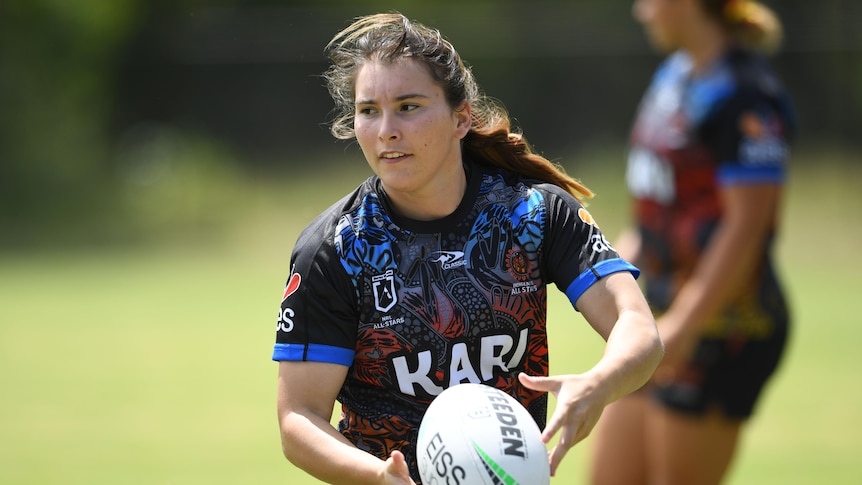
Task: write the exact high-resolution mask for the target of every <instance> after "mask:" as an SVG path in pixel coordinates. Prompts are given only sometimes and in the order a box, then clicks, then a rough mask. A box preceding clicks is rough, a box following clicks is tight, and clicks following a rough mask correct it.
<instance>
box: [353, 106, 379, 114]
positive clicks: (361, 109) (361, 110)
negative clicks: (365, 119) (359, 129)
mask: <svg viewBox="0 0 862 485" xmlns="http://www.w3.org/2000/svg"><path fill="white" fill-rule="evenodd" d="M356 113H357V114H361V115H365V116H371V115H373V114H375V113H377V110H376V109H374V108H372V107H371V106H357V107H356Z"/></svg>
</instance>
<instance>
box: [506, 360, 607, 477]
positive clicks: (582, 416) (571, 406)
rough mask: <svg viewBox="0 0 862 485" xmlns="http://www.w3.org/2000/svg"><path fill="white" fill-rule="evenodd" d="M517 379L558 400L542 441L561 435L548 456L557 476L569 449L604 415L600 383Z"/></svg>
mask: <svg viewBox="0 0 862 485" xmlns="http://www.w3.org/2000/svg"><path fill="white" fill-rule="evenodd" d="M518 379H519V380H520V381H521V384H523V385H524V386H525V387H527V388H529V389H533V390H536V391H544V392H550V393H553V395H554V396H555V397H556V398H557V407H556V409H554V414H553V415H552V416H551V419H550V420H549V421H548V423H547V425H546V426H545V430H544V431H543V432H542V442H544V443H546V444H547V443H548V442H550V440H551V438H552V437H553V436H554V435H555V434H556V433H557V431H559V432H560V439H559V440H558V441H557V444H556V445H555V446H554V447H553V448H552V449H551V451H550V453H548V459H549V461H550V464H551V476H554V474H555V473H556V472H557V467H558V466H559V465H560V462H561V461H562V460H563V457H564V456H566V453H568V451H569V449H570V448H571V447H572V446H574V445H575V444H576V443H578V442H579V441H581V440H582V439H584V438H586V437H587V436H588V435H589V434H590V431H592V429H593V427H594V426H595V425H596V423H597V422H598V420H599V417H600V416H601V415H602V411H603V410H604V406H605V401H604V399H602V398H601V396H599V395H598V393H597V392H596V389H597V383H596V382H595V381H594V380H593V379H590V378H587V377H584V376H583V375H567V376H554V377H538V376H528V375H527V374H524V373H521V374H519V375H518Z"/></svg>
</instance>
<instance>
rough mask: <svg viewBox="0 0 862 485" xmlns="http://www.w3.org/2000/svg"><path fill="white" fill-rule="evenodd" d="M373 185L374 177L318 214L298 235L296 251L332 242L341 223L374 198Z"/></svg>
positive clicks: (374, 182)
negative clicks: (370, 198)
mask: <svg viewBox="0 0 862 485" xmlns="http://www.w3.org/2000/svg"><path fill="white" fill-rule="evenodd" d="M375 184H376V177H374V176H372V177H369V178H368V179H366V180H365V181H364V182H362V184H360V185H359V186H358V187H356V189H354V190H353V191H352V192H350V193H349V194H347V195H345V196H344V197H342V198H341V199H339V200H338V201H336V202H335V203H333V204H332V205H330V206H329V207H328V208H326V209H325V210H324V211H323V212H321V213H320V214H318V215H317V217H315V218H314V219H313V220H312V221H311V222H310V223H309V224H308V225H307V226H306V227H305V229H303V230H302V232H301V233H300V235H299V238H298V239H297V244H296V246H297V249H300V248H304V247H308V246H312V247H319V246H320V245H321V243H324V242H326V241H332V240H333V239H334V236H335V234H336V232H338V229H339V226H340V225H343V222H342V221H344V220H351V219H353V217H350V216H352V215H353V214H355V213H356V212H357V211H358V210H359V209H360V207H362V206H363V204H366V203H367V201H368V199H369V197H370V196H371V197H374V198H376V195H375V194H376V193H375V189H374V187H375ZM346 216H347V218H346Z"/></svg>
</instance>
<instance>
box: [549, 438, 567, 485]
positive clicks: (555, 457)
mask: <svg viewBox="0 0 862 485" xmlns="http://www.w3.org/2000/svg"><path fill="white" fill-rule="evenodd" d="M570 448H571V447H566V446H560V444H557V446H554V447H553V448H552V449H551V452H550V454H549V455H548V459H549V461H550V464H551V476H552V477H553V476H554V475H556V474H557V468H558V467H559V466H560V462H562V461H563V458H564V457H565V456H566V453H568V452H569V449H570Z"/></svg>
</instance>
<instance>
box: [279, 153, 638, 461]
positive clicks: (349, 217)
mask: <svg viewBox="0 0 862 485" xmlns="http://www.w3.org/2000/svg"><path fill="white" fill-rule="evenodd" d="M466 168H467V170H468V172H469V174H470V182H469V185H468V189H467V193H466V194H465V197H464V200H463V201H462V203H461V206H460V207H459V208H458V209H457V210H456V211H455V212H454V213H453V214H452V215H451V216H449V217H447V218H444V219H440V220H435V221H415V220H410V219H407V218H404V217H399V216H398V215H397V214H396V213H394V212H393V211H392V210H391V208H389V205H388V204H387V200H386V196H385V194H384V193H383V192H382V191H381V190H380V186H379V184H380V181H379V179H378V178H377V177H371V178H369V179H368V180H367V181H366V182H365V183H363V184H362V185H361V186H360V187H359V188H358V189H357V190H356V191H354V192H353V193H351V194H350V195H349V196H348V197H347V198H345V199H343V200H342V201H340V202H339V203H338V204H336V205H334V206H332V207H331V208H329V209H328V210H327V211H326V212H324V213H323V214H322V215H321V216H320V217H319V218H317V219H316V220H315V221H314V222H313V223H312V224H311V225H310V226H309V228H308V229H307V230H306V231H305V232H304V233H303V234H302V236H301V237H300V239H299V241H298V243H297V245H296V248H295V251H294V255H293V258H292V262H291V264H292V274H291V277H290V280H289V283H288V287H287V289H286V291H285V298H284V301H283V302H282V306H281V311H280V315H281V318H280V320H279V324H278V327H279V329H278V332H277V343H276V345H275V351H274V353H273V359H274V360H314V361H320V362H330V363H333V364H340V365H346V366H350V370H349V372H348V376H347V379H346V381H345V382H344V385H343V387H342V390H341V392H340V393H339V396H338V400H339V401H340V402H341V404H342V416H341V420H340V422H339V430H340V431H341V432H342V433H343V434H344V435H345V436H347V437H348V438H349V439H350V440H351V441H352V442H354V443H356V445H357V446H358V447H359V448H361V449H364V450H366V451H369V452H371V453H373V454H374V455H376V456H378V457H380V458H383V459H385V458H386V457H388V456H389V454H390V452H391V451H392V450H393V449H398V450H401V451H402V452H403V453H404V454H405V456H406V457H407V461H408V463H409V464H410V467H411V472H412V473H411V475H413V476H414V477H417V476H418V472H417V469H416V455H415V445H414V442H415V439H416V433H417V432H418V428H419V423H420V421H421V419H422V416H423V414H424V412H425V409H426V408H427V406H428V404H430V402H431V400H432V399H433V398H434V396H436V395H438V394H439V393H440V392H442V391H443V389H445V388H447V387H449V386H452V385H455V384H459V383H462V382H475V383H487V384H490V385H493V386H494V387H497V388H499V389H502V390H504V391H506V392H508V393H509V394H511V395H513V396H517V397H518V398H519V401H520V402H521V403H522V404H524V405H525V406H526V407H527V409H528V410H529V411H530V413H531V414H532V415H533V417H534V419H535V420H536V422H537V424H538V425H539V427H540V428H543V427H544V425H545V420H546V415H545V414H546V409H547V395H546V394H545V393H542V392H538V391H534V390H531V389H527V388H525V387H524V386H523V385H521V384H520V383H519V382H518V379H517V374H518V373H519V372H527V373H529V374H532V375H541V376H547V375H548V342H547V336H546V331H545V323H546V316H547V307H546V292H547V285H548V284H550V283H554V284H556V285H557V286H558V287H559V288H560V289H561V290H563V291H565V293H566V295H567V296H568V297H569V299H570V300H571V301H572V302H575V301H577V300H578V298H579V297H580V296H581V295H582V294H583V292H584V291H585V290H586V289H587V288H588V287H589V286H591V285H592V284H593V283H595V282H596V281H597V280H598V279H599V278H601V277H603V276H606V275H608V274H611V273H614V272H617V271H631V272H635V271H636V270H635V268H634V267H633V266H632V265H630V264H629V263H627V262H625V261H623V260H622V259H620V258H619V257H618V256H617V254H616V252H615V251H613V249H612V248H611V247H609V246H608V244H607V242H606V241H605V239H604V237H603V236H602V233H601V232H600V231H599V229H598V227H597V226H596V225H595V224H594V223H593V221H592V218H591V217H590V215H589V214H588V213H587V211H586V210H585V209H584V208H583V207H582V206H581V205H580V204H579V203H578V202H577V200H575V198H574V197H572V196H571V195H570V194H568V193H566V192H565V191H563V190H562V189H560V188H559V187H557V186H555V185H551V184H547V183H540V182H539V181H535V180H525V179H524V178H523V177H518V176H516V175H514V174H512V173H507V172H503V171H500V170H499V169H494V168H492V167H487V166H482V165H479V164H473V163H468V164H467V165H466Z"/></svg>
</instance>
